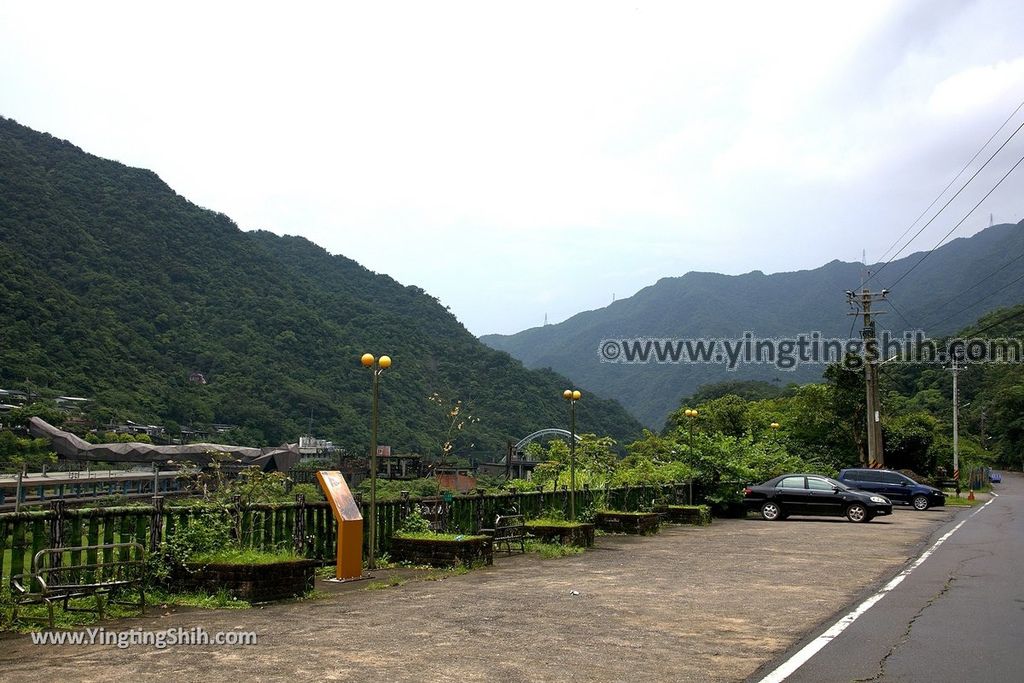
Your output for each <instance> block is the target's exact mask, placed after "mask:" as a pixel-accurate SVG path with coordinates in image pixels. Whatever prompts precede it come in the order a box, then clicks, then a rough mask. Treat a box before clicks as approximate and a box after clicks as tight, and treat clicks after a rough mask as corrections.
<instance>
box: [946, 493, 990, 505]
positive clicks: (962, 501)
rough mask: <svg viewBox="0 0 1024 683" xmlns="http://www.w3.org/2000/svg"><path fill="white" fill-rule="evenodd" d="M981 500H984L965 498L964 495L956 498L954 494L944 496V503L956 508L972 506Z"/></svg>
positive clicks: (979, 503) (980, 502)
mask: <svg viewBox="0 0 1024 683" xmlns="http://www.w3.org/2000/svg"><path fill="white" fill-rule="evenodd" d="M983 502H985V501H982V500H978V499H977V498H975V499H974V500H967V497H966V496H964V497H963V498H957V497H956V494H953V495H952V496H949V497H947V498H946V505H948V506H949V507H956V508H969V507H974V506H975V505H981V504H982V503H983Z"/></svg>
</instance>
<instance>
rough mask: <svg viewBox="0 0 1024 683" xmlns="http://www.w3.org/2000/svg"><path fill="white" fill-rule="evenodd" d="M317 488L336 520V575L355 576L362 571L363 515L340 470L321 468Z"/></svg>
mask: <svg viewBox="0 0 1024 683" xmlns="http://www.w3.org/2000/svg"><path fill="white" fill-rule="evenodd" d="M316 479H317V481H318V482H320V488H321V489H323V491H324V495H326V496H327V502H328V503H330V505H331V510H333V511H334V519H335V520H337V522H338V546H337V547H338V564H337V569H336V571H335V577H336V578H338V579H341V580H345V579H358V578H359V577H360V576H362V573H363V515H362V514H361V513H360V512H359V506H358V505H356V500H355V498H354V497H353V496H352V492H351V491H350V490H349V488H348V482H346V481H345V477H344V476H342V474H341V472H338V471H332V470H323V471H320V472H317V473H316Z"/></svg>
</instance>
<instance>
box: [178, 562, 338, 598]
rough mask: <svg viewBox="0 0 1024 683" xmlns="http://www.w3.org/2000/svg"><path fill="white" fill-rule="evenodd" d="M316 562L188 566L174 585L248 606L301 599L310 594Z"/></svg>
mask: <svg viewBox="0 0 1024 683" xmlns="http://www.w3.org/2000/svg"><path fill="white" fill-rule="evenodd" d="M319 564H320V563H319V562H317V561H316V560H285V561H283V562H273V563H270V564H203V565H190V566H189V567H188V568H187V570H186V571H184V572H182V573H181V574H180V575H179V576H178V577H177V578H176V581H175V584H176V585H177V587H178V588H179V589H184V590H196V591H204V592H207V593H217V592H219V591H221V590H226V591H227V592H228V594H229V595H231V597H234V598H238V599H239V600H247V601H248V602H271V601H273V600H285V599H288V598H297V597H301V596H302V595H303V594H305V593H306V592H308V591H311V590H313V581H314V572H315V570H316V568H317V567H318V566H319Z"/></svg>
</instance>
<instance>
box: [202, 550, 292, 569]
mask: <svg viewBox="0 0 1024 683" xmlns="http://www.w3.org/2000/svg"><path fill="white" fill-rule="evenodd" d="M303 559H305V558H304V557H300V556H299V555H296V554H295V553H293V552H289V551H280V552H276V553H271V552H267V551H264V550H253V549H251V548H245V549H228V550H218V551H217V552H213V553H196V554H195V555H193V556H192V557H191V558H190V559H189V562H190V563H196V564H256V565H260V564H274V563H276V562H291V561H295V560H303Z"/></svg>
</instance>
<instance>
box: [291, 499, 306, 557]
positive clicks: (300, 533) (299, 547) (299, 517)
mask: <svg viewBox="0 0 1024 683" xmlns="http://www.w3.org/2000/svg"><path fill="white" fill-rule="evenodd" d="M295 503H296V505H297V506H298V507H296V508H295V528H294V529H293V530H292V545H293V546H294V548H295V554H296V555H299V556H303V555H305V553H306V494H304V493H297V494H295Z"/></svg>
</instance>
